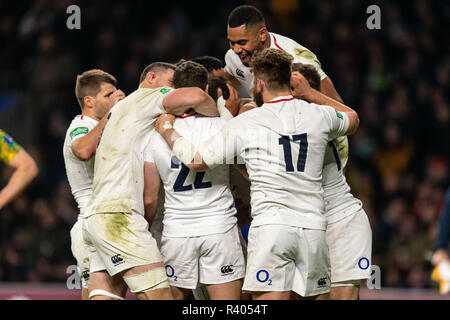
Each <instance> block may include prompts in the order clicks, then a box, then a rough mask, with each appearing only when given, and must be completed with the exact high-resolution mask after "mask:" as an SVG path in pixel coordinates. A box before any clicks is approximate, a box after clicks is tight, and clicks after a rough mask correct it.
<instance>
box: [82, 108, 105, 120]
mask: <svg viewBox="0 0 450 320" xmlns="http://www.w3.org/2000/svg"><path fill="white" fill-rule="evenodd" d="M81 114H82V115H83V116H85V117H88V118H91V119H94V120H97V121H100V120H101V119H99V118H97V117H96V116H95V114H94V112H91V110H90V109H88V108H84V110H83V112H81Z"/></svg>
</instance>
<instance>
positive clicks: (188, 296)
mask: <svg viewBox="0 0 450 320" xmlns="http://www.w3.org/2000/svg"><path fill="white" fill-rule="evenodd" d="M170 290H171V291H172V295H173V299H174V300H194V299H195V297H194V293H193V290H191V289H185V288H178V287H173V286H170ZM196 300H199V299H196ZM202 300H204V299H202Z"/></svg>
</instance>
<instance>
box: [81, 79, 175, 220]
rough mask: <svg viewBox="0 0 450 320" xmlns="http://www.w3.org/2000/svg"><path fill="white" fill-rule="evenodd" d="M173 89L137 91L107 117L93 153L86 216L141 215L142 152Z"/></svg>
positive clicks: (142, 212) (143, 89)
mask: <svg viewBox="0 0 450 320" xmlns="http://www.w3.org/2000/svg"><path fill="white" fill-rule="evenodd" d="M171 90H173V89H172V88H157V89H148V88H139V89H137V90H136V91H134V92H133V93H132V94H130V95H129V96H127V97H126V98H125V99H123V100H121V101H119V102H118V103H117V104H116V105H114V107H112V109H111V112H110V113H109V115H108V121H107V123H106V125H105V128H104V129H103V133H102V135H101V137H100V142H99V145H98V147H97V152H96V154H95V165H94V185H93V193H92V202H91V207H90V209H89V212H88V213H87V215H88V216H89V215H92V214H95V213H100V212H131V211H132V210H134V211H136V212H138V213H139V214H142V215H143V214H144V203H143V191H144V150H145V147H146V146H147V144H148V142H149V140H150V135H151V133H152V131H154V127H155V125H154V122H155V120H156V118H157V117H158V116H159V115H161V114H163V113H165V112H166V111H165V110H164V108H163V105H162V101H163V99H164V95H165V94H166V93H168V92H170V91H171Z"/></svg>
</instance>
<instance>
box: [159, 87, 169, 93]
mask: <svg viewBox="0 0 450 320" xmlns="http://www.w3.org/2000/svg"><path fill="white" fill-rule="evenodd" d="M170 91H172V90H171V89H169V88H162V89H161V90H159V92H161V93H162V94H166V93H168V92H170Z"/></svg>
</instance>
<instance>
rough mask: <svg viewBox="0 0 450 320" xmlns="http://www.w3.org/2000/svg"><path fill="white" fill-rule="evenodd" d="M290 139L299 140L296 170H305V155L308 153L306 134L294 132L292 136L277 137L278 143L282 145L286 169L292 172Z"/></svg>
mask: <svg viewBox="0 0 450 320" xmlns="http://www.w3.org/2000/svg"><path fill="white" fill-rule="evenodd" d="M291 140H292V141H300V144H299V145H300V146H299V148H300V149H299V152H298V159H297V171H298V172H304V171H305V163H306V155H307V153H308V136H307V134H306V133H302V134H294V135H293V136H292V137H290V136H281V138H280V139H278V144H281V145H282V146H283V151H284V162H285V164H286V171H287V172H293V171H295V170H294V164H293V162H292V149H291Z"/></svg>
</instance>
